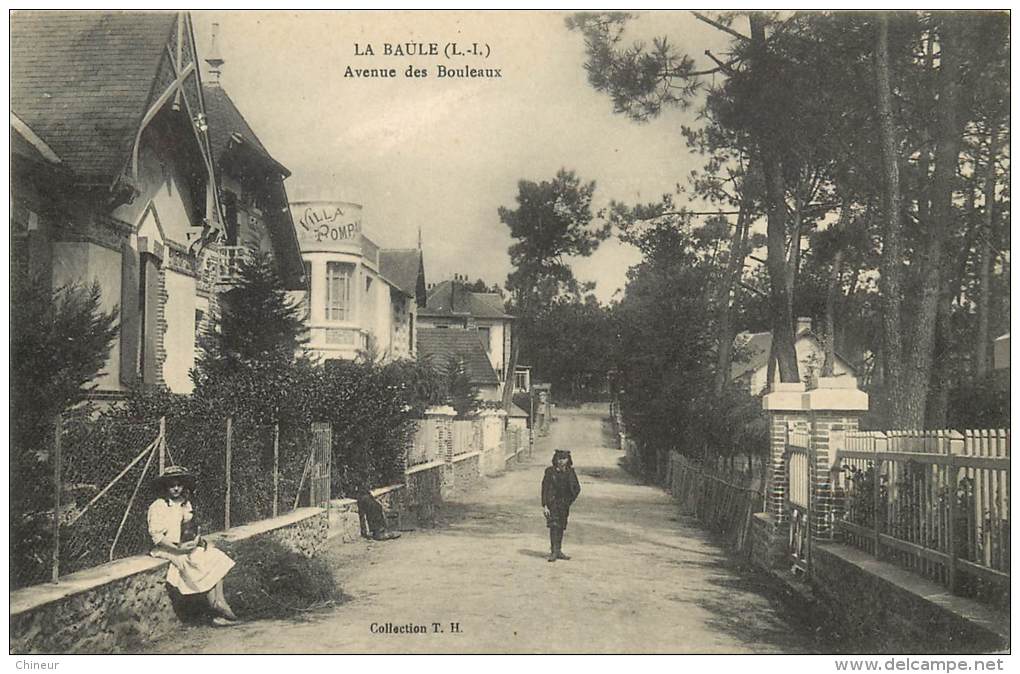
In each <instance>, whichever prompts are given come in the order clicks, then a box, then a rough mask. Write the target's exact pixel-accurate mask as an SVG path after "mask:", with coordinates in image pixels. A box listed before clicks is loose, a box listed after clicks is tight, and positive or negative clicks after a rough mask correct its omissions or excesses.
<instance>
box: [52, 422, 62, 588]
mask: <svg viewBox="0 0 1020 674" xmlns="http://www.w3.org/2000/svg"><path fill="white" fill-rule="evenodd" d="M63 428H64V418H63V416H62V415H60V414H58V415H57V422H56V430H55V431H54V433H53V582H54V583H56V582H58V579H59V578H60V486H61V485H60V483H61V480H62V479H63V478H62V476H61V467H62V466H61V462H62V461H63V459H62V458H61V455H60V454H61V452H60V441H61V438H60V436H61V433H62V432H63Z"/></svg>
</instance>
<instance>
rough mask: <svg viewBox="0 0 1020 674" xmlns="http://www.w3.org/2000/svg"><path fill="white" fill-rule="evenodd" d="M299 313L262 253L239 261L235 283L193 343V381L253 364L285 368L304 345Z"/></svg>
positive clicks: (269, 258)
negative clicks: (196, 344)
mask: <svg viewBox="0 0 1020 674" xmlns="http://www.w3.org/2000/svg"><path fill="white" fill-rule="evenodd" d="M306 332H307V328H306V327H305V325H304V315H303V313H302V309H301V307H300V306H299V305H298V304H297V303H296V302H294V301H293V300H291V299H290V298H288V297H287V289H286V287H285V285H284V283H283V280H282V279H281V278H280V275H279V273H278V271H277V269H276V263H275V262H274V261H273V258H272V256H271V255H269V254H268V253H262V252H254V253H252V254H251V255H249V256H247V257H245V258H242V261H241V264H240V267H239V269H238V280H237V282H236V284H235V285H234V286H233V287H232V288H231V289H230V290H228V291H227V292H225V293H222V294H221V295H220V296H219V310H218V311H215V312H213V315H212V316H211V318H210V326H209V328H208V329H207V330H206V331H205V333H204V334H203V335H202V336H201V337H200V339H199V346H200V349H201V354H200V356H199V359H198V364H197V367H196V376H197V378H198V379H199V380H201V378H202V377H207V376H212V375H213V374H214V373H218V372H227V373H229V372H234V371H237V370H243V369H244V368H246V367H251V366H253V365H254V364H256V363H259V364H275V365H289V364H291V363H293V362H294V361H295V360H296V359H298V358H299V356H300V348H301V346H302V345H303V344H304V343H305V342H306V341H307V338H306V336H305V333H306Z"/></svg>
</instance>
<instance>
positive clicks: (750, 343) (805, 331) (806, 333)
mask: <svg viewBox="0 0 1020 674" xmlns="http://www.w3.org/2000/svg"><path fill="white" fill-rule="evenodd" d="M796 335H797V337H796V341H795V342H794V348H795V349H796V351H797V364H798V369H799V370H800V377H801V380H802V381H805V382H812V381H814V380H817V378H818V376H819V373H820V372H821V370H822V364H823V363H824V362H825V347H824V346H823V345H822V343H821V341H820V340H819V339H818V337H817V336H816V335H815V334H814V332H812V331H811V319H810V318H804V317H802V318H798V319H797V333H796ZM734 347H735V348H736V349H737V350H739V351H740V352H742V353H743V355H744V356H746V358H743V359H734V362H733V364H732V365H731V366H730V379H731V380H733V381H740V382H744V383H746V386H747V387H748V390H749V391H750V392H751V393H752V394H754V395H757V394H759V393H761V392H762V391H764V390H765V387H766V385H767V383H768V361H769V351H770V349H771V347H772V333H771V332H757V333H749V332H742V333H740V334H739V335H737V337H736V339H735V340H734ZM775 376H776V380H777V381H778V377H779V374H778V370H777V372H776V375H775ZM832 376H833V377H843V376H850V377H852V376H856V371H855V369H854V367H853V365H851V364H850V362H849V361H848V360H847V359H846V358H844V357H843V356H841V355H839V354H838V353H837V354H836V355H835V361H834V363H833V368H832Z"/></svg>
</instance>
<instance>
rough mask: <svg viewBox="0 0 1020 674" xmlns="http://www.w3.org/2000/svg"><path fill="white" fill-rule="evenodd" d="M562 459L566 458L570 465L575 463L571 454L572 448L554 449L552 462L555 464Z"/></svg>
mask: <svg viewBox="0 0 1020 674" xmlns="http://www.w3.org/2000/svg"><path fill="white" fill-rule="evenodd" d="M560 459H566V460H567V465H569V466H573V465H574V459H573V458H572V457H571V456H570V450H566V449H557V450H555V451H553V457H552V464H553V465H554V466H555V465H556V462H557V461H559V460H560Z"/></svg>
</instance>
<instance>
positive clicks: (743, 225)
mask: <svg viewBox="0 0 1020 674" xmlns="http://www.w3.org/2000/svg"><path fill="white" fill-rule="evenodd" d="M755 170H757V169H756V167H755V163H754V160H753V159H752V160H751V161H749V162H748V164H747V168H746V170H745V171H744V181H743V183H742V184H741V187H740V210H739V213H738V214H737V226H736V229H734V231H733V242H732V243H731V244H730V259H729V261H728V262H727V265H726V275H725V276H724V277H723V282H722V287H721V288H720V290H719V296H718V298H717V300H716V302H717V306H718V308H719V318H718V324H717V330H716V338H717V343H718V350H717V358H716V365H715V395H716V397H719V396H721V395H722V392H723V390H724V389H725V388H726V384H727V383H728V382H729V381H730V365H731V364H732V361H733V339H734V337H735V336H736V335H735V334H734V330H733V306H732V295H733V288H734V286H736V284H737V279H739V278H740V275H741V273H742V272H743V269H744V257H745V256H746V252H745V245H746V242H747V236H748V229H749V228H750V224H751V208H752V203H753V195H752V193H751V183H752V180H753V178H752V176H753V175H754V174H753V171H755Z"/></svg>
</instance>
